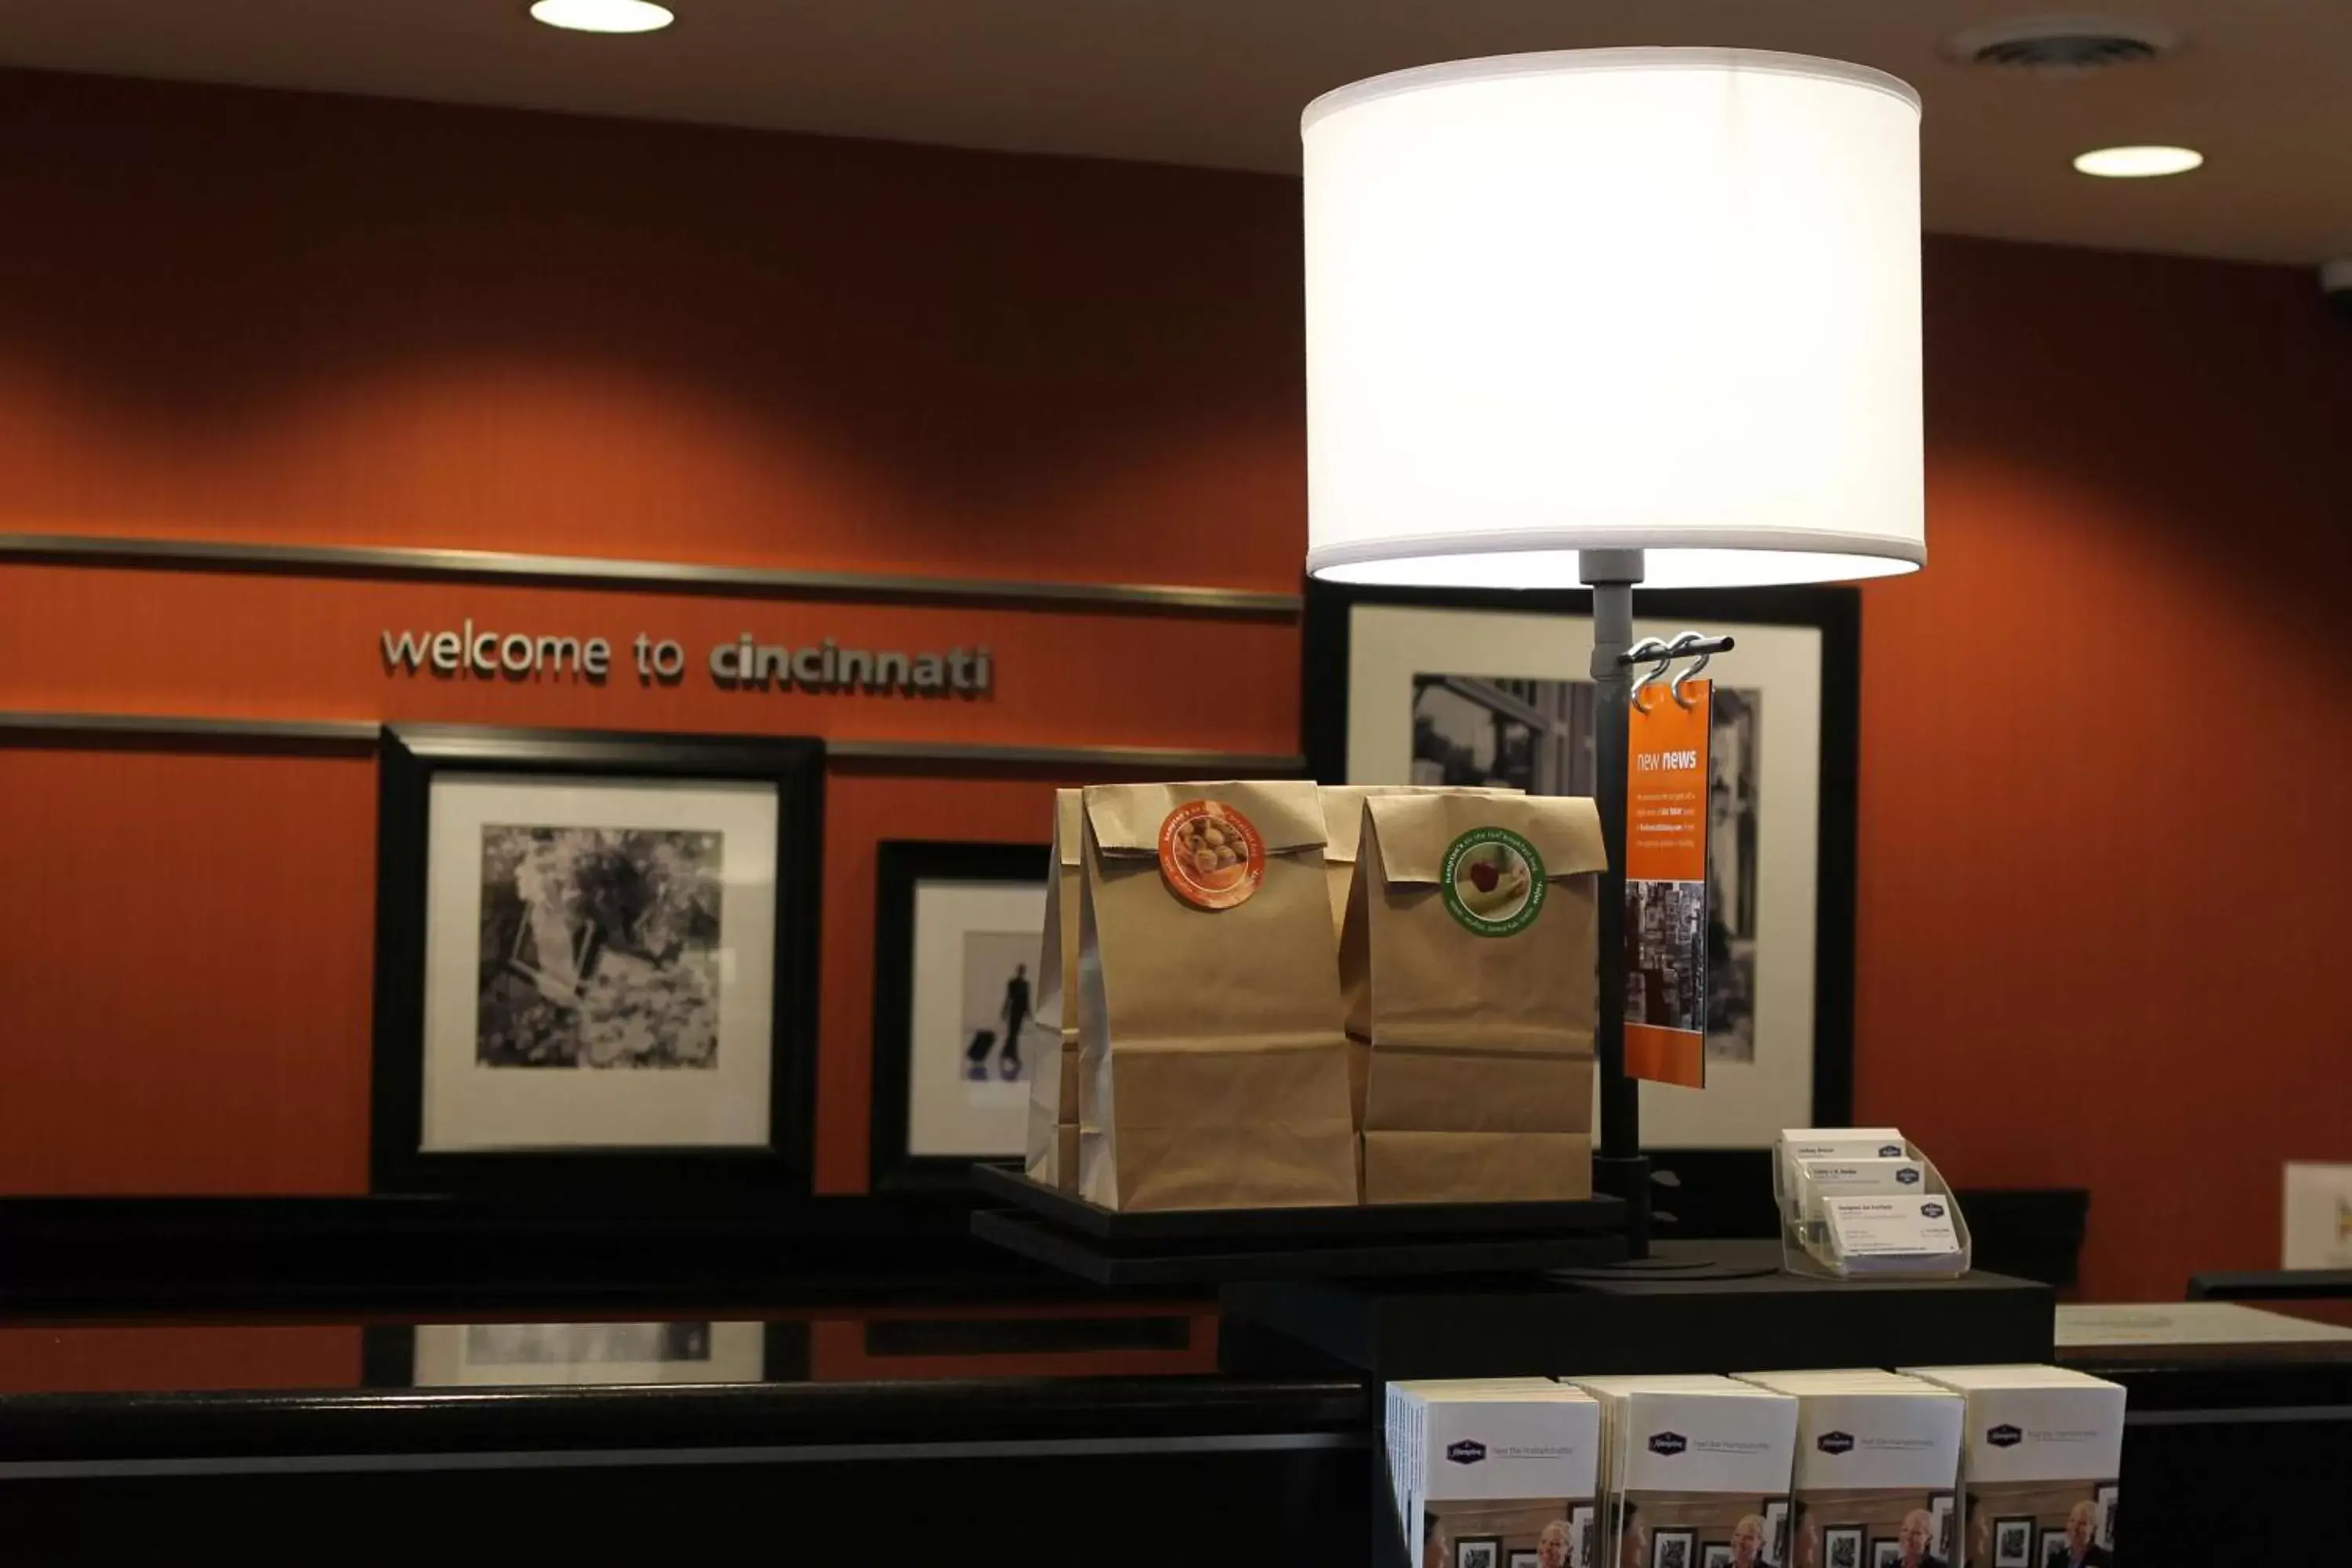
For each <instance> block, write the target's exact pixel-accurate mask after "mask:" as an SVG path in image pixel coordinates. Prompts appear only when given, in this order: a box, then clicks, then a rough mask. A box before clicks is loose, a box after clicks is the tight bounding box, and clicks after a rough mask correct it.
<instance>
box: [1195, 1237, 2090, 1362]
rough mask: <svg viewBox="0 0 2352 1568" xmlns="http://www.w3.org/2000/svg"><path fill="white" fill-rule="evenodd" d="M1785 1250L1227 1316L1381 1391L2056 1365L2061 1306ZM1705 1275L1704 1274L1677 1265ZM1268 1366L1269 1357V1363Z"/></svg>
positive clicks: (2003, 1286)
mask: <svg viewBox="0 0 2352 1568" xmlns="http://www.w3.org/2000/svg"><path fill="white" fill-rule="evenodd" d="M1692 1263H1696V1264H1698V1265H1700V1266H1699V1267H1696V1268H1685V1267H1678V1265H1684V1264H1692ZM1223 1307H1224V1311H1225V1314H1226V1315H1227V1316H1228V1317H1229V1318H1237V1319H1240V1320H1242V1321H1245V1322H1247V1323H1249V1324H1250V1325H1252V1327H1253V1328H1255V1329H1256V1330H1261V1331H1265V1332H1264V1333H1263V1334H1258V1335H1255V1336H1253V1338H1254V1339H1255V1340H1256V1341H1257V1342H1258V1343H1259V1344H1260V1345H1261V1346H1264V1345H1265V1343H1266V1342H1267V1340H1266V1336H1267V1335H1271V1336H1274V1342H1276V1343H1279V1342H1282V1341H1288V1342H1294V1343H1296V1344H1297V1345H1299V1346H1301V1347H1303V1348H1304V1349H1305V1350H1306V1351H1307V1352H1310V1353H1309V1355H1308V1356H1307V1360H1310V1361H1313V1362H1316V1363H1323V1362H1326V1361H1338V1362H1340V1363H1345V1364H1346V1365H1349V1366H1352V1367H1356V1368H1359V1369H1360V1370H1361V1371H1363V1372H1366V1373H1370V1374H1371V1375H1373V1376H1374V1377H1378V1378H1381V1379H1383V1380H1386V1379H1393V1378H1407V1377H1527V1376H1548V1375H1549V1376H1570V1375H1601V1374H1607V1373H1708V1372H1716V1373H1725V1372H1768V1371H1778V1370H1786V1369H1790V1368H1796V1367H1854V1366H1932V1365H1938V1364H1951V1363H2013V1362H2048V1361H2050V1360H2051V1359H2052V1358H2053V1354H2054V1353H2055V1346H2054V1340H2055V1335H2056V1323H2057V1297H2056V1293H2055V1292H2054V1291H2053V1290H2052V1289H2050V1287H2049V1286H2047V1285H2042V1284H2038V1283H2036V1282H2034V1281H2032V1280H2027V1279H2010V1278H2008V1277H2006V1276H2004V1275H1999V1274H1983V1273H1977V1274H1969V1275H1966V1276H1964V1277H1962V1278H1961V1279H1938V1280H1892V1279H1872V1280H1829V1279H1809V1278H1805V1277H1802V1276H1799V1275H1793V1274H1784V1273H1782V1272H1781V1271H1780V1243H1778V1242H1777V1241H1667V1242H1660V1243H1657V1244H1656V1245H1655V1246H1654V1247H1653V1248H1652V1252H1651V1257H1650V1258H1649V1259H1647V1260H1644V1261H1643V1262H1640V1263H1631V1264H1601V1265H1599V1266H1593V1267H1573V1266H1572V1267H1570V1268H1558V1269H1554V1270H1552V1271H1550V1272H1549V1273H1546V1274H1538V1275H1529V1276H1526V1277H1524V1278H1519V1279H1504V1278H1496V1277H1492V1276H1487V1277H1481V1278H1477V1279H1383V1280H1330V1279H1326V1280H1296V1281H1262V1282H1255V1283H1244V1284H1234V1285H1228V1286H1227V1287H1225V1289H1224V1291H1223ZM1260 1354H1261V1356H1262V1355H1263V1351H1262V1350H1261V1352H1260Z"/></svg>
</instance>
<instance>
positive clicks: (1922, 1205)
mask: <svg viewBox="0 0 2352 1568" xmlns="http://www.w3.org/2000/svg"><path fill="white" fill-rule="evenodd" d="M1822 1219H1824V1220H1825V1221H1827V1222H1828V1225H1829V1229H1830V1245H1831V1246H1832V1247H1835V1248H1836V1249H1837V1252H1838V1254H1839V1256H1841V1257H1843V1258H1893V1257H1906V1258H1920V1257H1925V1258H1948V1257H1950V1256H1951V1255H1952V1254H1954V1253H1957V1252H1958V1251H1959V1249H1960V1233H1959V1228H1958V1226H1955V1225H1954V1224H1953V1223H1952V1204H1951V1200H1950V1199H1949V1198H1947V1197H1944V1196H1942V1195H1941V1194H1934V1195H1930V1196H1927V1197H1830V1198H1823V1199H1822Z"/></svg>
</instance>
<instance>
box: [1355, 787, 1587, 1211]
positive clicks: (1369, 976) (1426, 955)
mask: <svg viewBox="0 0 2352 1568" xmlns="http://www.w3.org/2000/svg"><path fill="white" fill-rule="evenodd" d="M1364 814H1365V815H1364V820H1363V826H1362V836H1361V844H1360V848H1359V850H1358V861H1357V874H1356V879H1355V881H1354V883H1353V885H1352V887H1351V889H1350V891H1349V903H1348V918H1347V923H1346V927H1345V930H1344V932H1343V934H1342V938H1341V942H1340V955H1339V967H1340V977H1341V983H1342V985H1343V987H1344V989H1345V991H1346V994H1347V1004H1348V1032H1349V1035H1350V1036H1352V1037H1355V1038H1357V1039H1359V1040H1361V1041H1363V1042H1364V1043H1365V1044H1366V1045H1367V1046H1368V1047H1369V1052H1368V1057H1367V1068H1366V1076H1365V1085H1364V1110H1363V1121H1362V1127H1363V1150H1362V1153H1363V1185H1364V1201H1365V1202H1367V1203H1449V1202H1487V1201H1517V1200H1545V1199H1551V1200H1557V1199H1568V1198H1581V1197H1587V1196H1590V1195H1591V1180H1592V1178H1591V1131H1592V1034H1593V1022H1594V1008H1595V1005H1596V1003H1597V1000H1598V990H1599V982H1598V968H1597V958H1598V952H1597V949H1596V945H1595V942H1596V926H1595V921H1594V903H1593V900H1594V898H1595V895H1596V890H1597V889H1596V880H1597V879H1596V875H1595V874H1596V873H1598V872H1599V871H1600V870H1601V868H1602V866H1603V864H1604V863H1605V858H1606V852H1605V849H1604V847H1603V846H1602V842H1601V818H1600V815H1599V813H1598V811H1597V810H1596V809H1595V808H1594V806H1593V804H1592V803H1591V801H1589V800H1571V799H1561V798H1557V797H1539V796H1525V797H1508V796H1495V795H1486V796H1479V795H1374V796H1370V797H1369V798H1367V800H1366V801H1365V803H1364Z"/></svg>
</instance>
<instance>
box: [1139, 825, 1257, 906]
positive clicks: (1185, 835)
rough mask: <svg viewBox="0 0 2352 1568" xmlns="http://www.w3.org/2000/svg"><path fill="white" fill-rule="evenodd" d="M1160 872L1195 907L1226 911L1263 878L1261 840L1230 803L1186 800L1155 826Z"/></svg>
mask: <svg viewBox="0 0 2352 1568" xmlns="http://www.w3.org/2000/svg"><path fill="white" fill-rule="evenodd" d="M1160 876H1161V877H1163V878H1165V879H1167V882H1168V889H1169V891H1171V892H1172V893H1174V894H1175V895H1176V896H1177V897H1178V898H1180V899H1181V900H1184V901H1185V902H1186V903H1188V904H1191V905H1192V906H1193V907H1194V908H1195V909H1202V910H1229V909H1232V908H1233V907H1234V905H1235V904H1240V903H1246V902H1248V900H1249V898H1250V895H1251V894H1253V893H1255V892H1256V891H1257V889H1258V884H1259V883H1260V882H1262V881H1264V880H1265V839H1263V838H1261V837H1258V831H1257V829H1256V828H1255V827H1254V826H1251V825H1250V819H1249V818H1248V817H1246V816H1243V815H1242V814H1241V813H1240V812H1238V811H1235V810H1234V808H1233V807H1231V806H1229V805H1219V804H1218V803H1217V802H1215V801H1213V800H1188V801H1186V802H1185V803H1184V804H1183V805H1180V806H1178V807H1177V808H1176V809H1175V810H1173V811H1171V812H1170V813H1169V814H1168V816H1167V818H1166V820H1164V821H1163V822H1161V823H1160Z"/></svg>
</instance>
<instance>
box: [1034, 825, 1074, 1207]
mask: <svg viewBox="0 0 2352 1568" xmlns="http://www.w3.org/2000/svg"><path fill="white" fill-rule="evenodd" d="M1080 793H1081V792H1079V791H1077V790H1074V789H1057V790H1055V792H1054V852H1053V859H1052V864H1051V865H1049V866H1048V867H1047V868H1046V873H1045V951H1044V952H1041V953H1040V954H1039V955H1038V960H1037V1003H1036V1020H1037V1027H1038V1028H1039V1029H1040V1030H1044V1031H1046V1032H1049V1033H1051V1032H1056V1031H1058V1033H1059V1034H1060V1037H1061V1047H1060V1053H1059V1055H1060V1061H1059V1062H1058V1064H1057V1063H1056V1062H1055V1060H1054V1059H1053V1058H1051V1057H1048V1058H1045V1059H1043V1060H1041V1061H1039V1062H1038V1063H1037V1066H1036V1068H1034V1070H1033V1071H1032V1072H1031V1074H1030V1077H1029V1135H1028V1150H1029V1152H1028V1159H1027V1161H1026V1163H1025V1164H1024V1169H1025V1170H1026V1171H1027V1172H1028V1173H1029V1177H1030V1179H1031V1180H1032V1181H1036V1182H1043V1183H1045V1184H1046V1185H1047V1186H1054V1187H1062V1188H1066V1189H1075V1188H1076V1186H1077V1184H1078V1162H1077V1152H1076V1151H1077V1145H1078V994H1077V993H1078V868H1079V864H1080V855H1079V851H1080V847H1081V836H1082V830H1081V827H1080V816H1079V812H1080V806H1079V803H1078V797H1079V795H1080Z"/></svg>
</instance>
